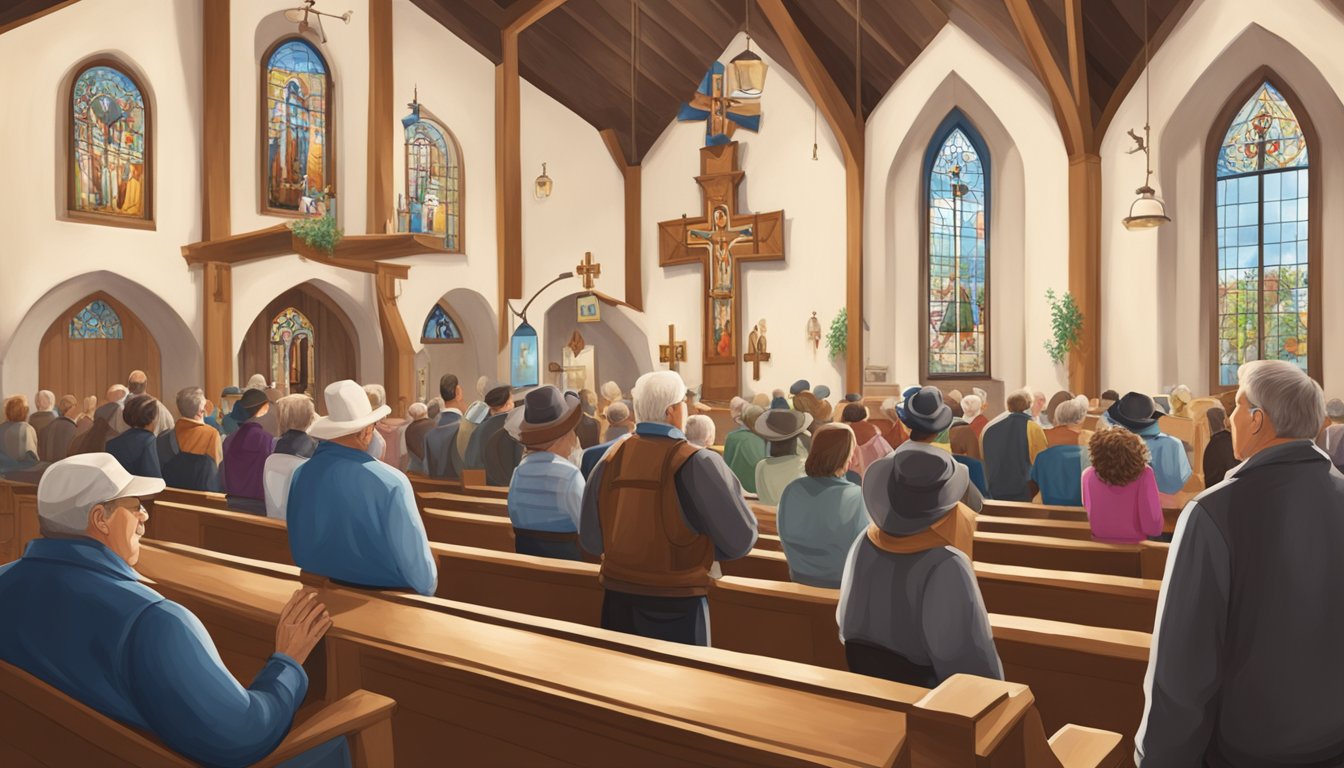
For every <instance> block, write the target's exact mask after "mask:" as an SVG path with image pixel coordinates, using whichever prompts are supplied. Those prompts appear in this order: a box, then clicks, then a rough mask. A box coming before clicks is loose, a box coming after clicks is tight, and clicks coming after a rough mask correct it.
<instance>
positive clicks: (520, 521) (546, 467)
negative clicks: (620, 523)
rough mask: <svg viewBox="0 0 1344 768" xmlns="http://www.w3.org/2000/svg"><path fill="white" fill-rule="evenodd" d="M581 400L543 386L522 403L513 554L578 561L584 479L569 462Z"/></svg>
mask: <svg viewBox="0 0 1344 768" xmlns="http://www.w3.org/2000/svg"><path fill="white" fill-rule="evenodd" d="M582 404H583V403H582V400H581V399H580V398H579V396H578V395H576V394H574V393H573V392H566V393H564V394H561V392H560V390H559V389H557V388H555V387H554V386H552V385H550V384H547V385H546V386H544V387H537V388H536V389H534V390H532V391H531V392H528V393H527V397H526V398H524V400H523V409H522V411H521V413H522V420H521V422H520V423H519V425H518V442H520V443H522V445H523V448H524V450H525V451H526V454H525V455H524V456H523V460H522V462H520V463H519V464H518V469H517V470H515V471H514V473H513V479H512V480H511V481H510V482H509V520H510V522H512V523H513V536H514V551H516V552H518V553H519V554H523V555H536V556H538V557H557V558H561V559H565V560H582V559H583V552H582V551H581V550H580V549H579V512H580V509H581V508H582V506H583V488H584V485H583V475H582V474H580V472H579V468H578V467H577V466H576V465H575V464H574V463H573V462H572V461H570V460H569V456H570V455H571V454H572V453H573V452H574V450H575V448H577V447H578V444H579V442H578V440H579V439H578V435H577V434H576V433H575V427H577V426H578V424H579V421H580V418H581V417H582V415H583V408H582Z"/></svg>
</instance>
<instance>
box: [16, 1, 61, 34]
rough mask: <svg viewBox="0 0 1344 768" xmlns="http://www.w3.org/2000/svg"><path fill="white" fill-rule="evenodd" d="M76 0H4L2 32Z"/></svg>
mask: <svg viewBox="0 0 1344 768" xmlns="http://www.w3.org/2000/svg"><path fill="white" fill-rule="evenodd" d="M75 1H76V0H4V2H0V33H5V32H8V31H9V30H11V29H14V28H15V27H19V26H22V25H24V24H27V23H28V22H30V21H32V20H33V19H39V18H42V17H43V16H46V15H47V14H48V13H51V12H52V11H56V10H60V9H61V8H64V7H65V6H67V5H70V4H72V3H74V2H75Z"/></svg>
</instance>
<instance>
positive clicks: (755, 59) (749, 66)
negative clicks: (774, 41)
mask: <svg viewBox="0 0 1344 768" xmlns="http://www.w3.org/2000/svg"><path fill="white" fill-rule="evenodd" d="M745 5H746V9H747V15H746V32H747V50H745V51H743V52H742V53H739V54H737V55H736V56H734V57H733V58H732V61H729V62H728V64H729V65H730V66H731V67H732V68H733V81H734V82H735V83H737V88H736V89H734V91H733V95H734V96H738V97H741V98H747V99H759V98H760V97H761V93H763V92H764V91H765V71H766V70H767V69H769V66H768V65H766V63H765V61H763V60H762V59H761V57H760V56H757V55H756V53H755V52H754V51H752V50H751V0H746V2H745Z"/></svg>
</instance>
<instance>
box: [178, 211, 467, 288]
mask: <svg viewBox="0 0 1344 768" xmlns="http://www.w3.org/2000/svg"><path fill="white" fill-rule="evenodd" d="M291 253H295V254H298V255H299V256H302V257H304V258H306V259H308V260H310V261H315V262H318V263H319V264H327V265H329V266H334V267H342V268H344V269H353V270H355V271H358V272H366V273H368V274H374V273H376V272H378V271H379V270H380V269H381V270H382V271H384V272H391V273H392V274H394V275H395V276H396V277H400V278H405V277H406V276H407V275H408V274H409V272H410V267H409V266H406V265H404V264H385V263H383V262H385V261H387V260H388V259H400V258H404V257H407V256H419V255H422V254H429V253H437V254H444V255H448V254H451V253H452V252H451V251H449V250H448V248H447V247H446V246H445V245H444V244H443V241H442V240H441V239H439V238H438V237H436V236H434V235H429V234H425V233H416V232H398V233H395V234H389V235H346V236H345V237H342V238H341V242H340V244H339V245H337V246H336V251H335V253H333V254H332V255H331V256H327V255H325V254H321V253H318V252H317V251H314V250H313V249H312V248H309V247H308V246H307V245H305V244H304V243H303V241H301V240H299V239H298V238H297V237H295V236H294V232H293V231H292V230H291V229H290V228H289V227H288V226H286V225H284V224H276V225H275V226H273V227H266V228H265V229H258V230H256V231H254V232H245V233H243V234H240V235H231V236H229V237H226V238H223V239H220V240H204V241H201V242H198V243H192V244H190V245H184V246H182V258H184V259H186V261H187V263H188V264H205V263H208V262H214V263H221V264H241V263H243V262H247V261H255V260H256V259H265V258H269V257H272V256H285V255H288V254H291Z"/></svg>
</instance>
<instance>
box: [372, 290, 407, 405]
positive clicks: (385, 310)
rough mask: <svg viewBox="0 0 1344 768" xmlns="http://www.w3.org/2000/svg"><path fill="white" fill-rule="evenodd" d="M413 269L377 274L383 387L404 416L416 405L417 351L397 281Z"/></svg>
mask: <svg viewBox="0 0 1344 768" xmlns="http://www.w3.org/2000/svg"><path fill="white" fill-rule="evenodd" d="M409 271H410V268H409V267H405V266H397V265H393V264H379V265H378V268H377V271H376V272H375V273H374V283H375V285H376V287H377V294H378V327H379V329H380V330H381V331H382V336H383V387H384V389H386V390H387V404H388V405H389V406H391V407H392V415H393V416H405V415H406V409H407V408H408V407H410V405H411V403H413V402H415V349H414V348H413V347H412V346H411V337H410V335H409V334H407V333H406V323H405V322H404V321H403V320H402V318H401V309H400V308H399V307H398V306H397V280H398V279H399V278H400V279H405V277H406V276H407V274H408V273H409Z"/></svg>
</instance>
